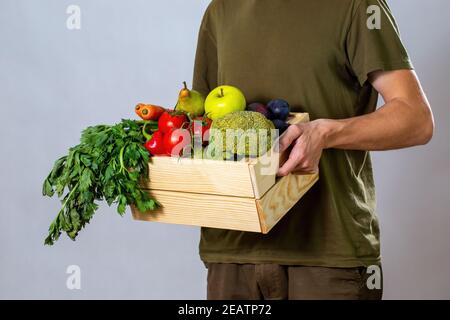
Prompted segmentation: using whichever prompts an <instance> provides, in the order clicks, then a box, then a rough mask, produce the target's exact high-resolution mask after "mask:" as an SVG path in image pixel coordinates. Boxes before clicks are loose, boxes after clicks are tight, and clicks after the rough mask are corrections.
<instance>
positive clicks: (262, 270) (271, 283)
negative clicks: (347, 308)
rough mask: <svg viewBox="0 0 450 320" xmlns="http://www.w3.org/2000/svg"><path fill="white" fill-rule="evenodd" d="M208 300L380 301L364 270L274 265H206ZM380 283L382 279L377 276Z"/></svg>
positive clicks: (380, 291)
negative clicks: (370, 286)
mask: <svg viewBox="0 0 450 320" xmlns="http://www.w3.org/2000/svg"><path fill="white" fill-rule="evenodd" d="M207 267H208V295H207V296H208V300H262V299H264V300H285V299H289V300H303V299H314V300H316V299H317V300H323V299H324V300H334V299H337V300H342V299H346V300H380V299H381V298H382V294H383V292H382V286H381V288H380V289H369V287H368V286H367V280H368V279H369V277H370V276H371V274H368V273H367V272H366V271H367V269H366V268H364V267H360V268H325V267H302V266H281V265H277V264H231V263H225V264H221V263H210V264H207ZM380 277H381V279H382V275H380Z"/></svg>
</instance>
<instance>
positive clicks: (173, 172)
mask: <svg viewBox="0 0 450 320" xmlns="http://www.w3.org/2000/svg"><path fill="white" fill-rule="evenodd" d="M248 170H249V169H248V162H234V161H217V160H203V159H176V158H170V157H154V158H152V160H151V162H150V163H149V176H150V177H149V180H148V181H147V182H144V187H145V188H147V189H152V190H171V191H180V192H194V193H204V194H216V195H229V196H237V197H248V198H253V197H254V193H253V185H252V181H251V179H250V176H249V172H248ZM274 183H275V182H274Z"/></svg>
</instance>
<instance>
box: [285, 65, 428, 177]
mask: <svg viewBox="0 0 450 320" xmlns="http://www.w3.org/2000/svg"><path fill="white" fill-rule="evenodd" d="M369 81H370V82H371V83H372V85H373V87H374V88H375V89H376V90H377V91H378V92H379V93H380V94H381V96H382V97H383V99H384V101H385V105H384V106H382V107H381V108H379V109H378V110H376V111H375V112H373V113H370V114H367V115H363V116H359V117H354V118H349V119H344V120H329V119H319V120H315V121H311V122H309V123H305V124H299V125H295V126H291V127H289V129H288V130H287V131H286V133H285V134H284V135H283V136H282V137H281V139H280V150H281V151H283V150H285V149H287V148H288V147H289V146H290V145H291V144H292V145H293V148H292V151H291V153H290V156H289V159H288V161H287V162H286V163H285V164H284V165H283V166H282V167H281V168H280V170H279V172H278V174H279V175H281V176H284V175H287V174H289V173H290V172H293V171H300V172H314V171H317V169H318V165H319V160H320V156H321V155H322V151H323V149H328V148H337V149H350V150H367V151H375V150H392V149H400V148H406V147H412V146H416V145H423V144H426V143H428V142H429V141H430V140H431V138H432V136H433V131H434V120H433V114H432V111H431V108H430V105H429V103H428V100H427V98H426V96H425V93H424V92H423V90H422V88H421V86H420V82H419V80H418V79H417V76H416V74H415V72H414V71H410V70H396V71H377V72H373V73H371V74H370V76H369Z"/></svg>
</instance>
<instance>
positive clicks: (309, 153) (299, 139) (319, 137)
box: [278, 120, 325, 176]
mask: <svg viewBox="0 0 450 320" xmlns="http://www.w3.org/2000/svg"><path fill="white" fill-rule="evenodd" d="M324 122H325V121H324V120H315V121H312V122H308V123H300V124H296V125H291V126H290V127H289V128H288V129H287V130H286V132H285V133H284V134H283V135H282V136H281V137H280V153H282V152H284V151H286V150H287V149H288V148H289V147H290V146H291V145H292V150H291V152H290V154H289V159H288V160H287V161H286V162H285V163H284V165H283V166H282V167H281V168H280V169H279V170H278V175H279V176H286V175H288V174H289V173H291V172H298V173H314V172H317V171H318V170H319V160H320V157H321V155H322V150H323V149H324V147H325V132H324V130H323V126H322V124H323V123H324Z"/></svg>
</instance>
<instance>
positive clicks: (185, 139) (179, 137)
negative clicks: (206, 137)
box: [164, 129, 191, 157]
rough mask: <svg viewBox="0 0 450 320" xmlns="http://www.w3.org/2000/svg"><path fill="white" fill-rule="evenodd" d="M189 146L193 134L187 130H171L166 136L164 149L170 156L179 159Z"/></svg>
mask: <svg viewBox="0 0 450 320" xmlns="http://www.w3.org/2000/svg"><path fill="white" fill-rule="evenodd" d="M189 145H191V133H190V132H189V130H187V129H171V130H170V131H169V132H168V133H166V134H165V135H164V148H165V150H166V154H167V155H169V156H172V157H179V156H180V155H182V153H183V151H184V149H185V147H187V146H189Z"/></svg>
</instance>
